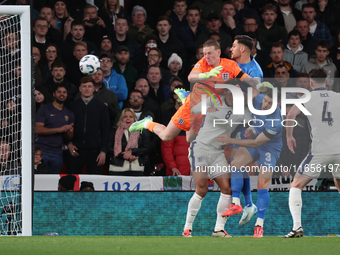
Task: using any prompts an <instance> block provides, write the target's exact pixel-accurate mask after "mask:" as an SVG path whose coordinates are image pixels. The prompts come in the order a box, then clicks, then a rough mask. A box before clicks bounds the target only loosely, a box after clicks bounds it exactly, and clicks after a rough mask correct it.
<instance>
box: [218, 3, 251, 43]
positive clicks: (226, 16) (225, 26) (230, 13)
mask: <svg viewBox="0 0 340 255" xmlns="http://www.w3.org/2000/svg"><path fill="white" fill-rule="evenodd" d="M221 14H222V26H221V31H223V32H224V33H226V34H228V35H230V36H231V37H232V39H233V38H234V37H235V35H239V34H242V25H241V24H243V22H244V21H243V19H242V22H241V24H239V22H238V21H235V19H236V10H235V4H234V3H232V2H231V1H226V2H224V3H223V6H222V11H221ZM256 23H257V21H256Z"/></svg>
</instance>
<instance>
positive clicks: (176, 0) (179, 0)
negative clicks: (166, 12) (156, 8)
mask: <svg viewBox="0 0 340 255" xmlns="http://www.w3.org/2000/svg"><path fill="white" fill-rule="evenodd" d="M180 2H184V3H185V4H187V0H175V1H174V3H180Z"/></svg>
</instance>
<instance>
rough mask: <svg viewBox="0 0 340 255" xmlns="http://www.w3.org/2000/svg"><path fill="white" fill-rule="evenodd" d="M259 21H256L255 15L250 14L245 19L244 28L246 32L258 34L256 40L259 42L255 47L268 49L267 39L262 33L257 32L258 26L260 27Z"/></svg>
mask: <svg viewBox="0 0 340 255" xmlns="http://www.w3.org/2000/svg"><path fill="white" fill-rule="evenodd" d="M258 26H259V25H258V23H257V21H256V18H255V17H254V16H248V17H247V18H246V19H245V20H244V24H243V30H244V32H245V33H249V32H253V33H255V34H256V38H257V39H256V40H257V43H256V44H255V47H256V48H257V49H258V50H267V49H266V47H265V46H266V42H265V41H266V40H265V39H264V37H263V36H262V35H259V34H258V33H257V28H258Z"/></svg>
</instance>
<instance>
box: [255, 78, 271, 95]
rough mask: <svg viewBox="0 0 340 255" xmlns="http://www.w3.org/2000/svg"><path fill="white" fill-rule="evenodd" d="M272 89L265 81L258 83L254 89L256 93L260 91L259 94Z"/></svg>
mask: <svg viewBox="0 0 340 255" xmlns="http://www.w3.org/2000/svg"><path fill="white" fill-rule="evenodd" d="M272 88H274V86H273V85H271V84H270V83H269V82H267V81H264V82H262V83H259V84H257V85H256V89H257V90H258V91H260V92H261V93H264V92H266V91H267V90H268V89H272Z"/></svg>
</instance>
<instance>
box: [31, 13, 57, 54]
mask: <svg viewBox="0 0 340 255" xmlns="http://www.w3.org/2000/svg"><path fill="white" fill-rule="evenodd" d="M48 27H49V24H48V22H47V20H46V19H44V18H41V17H38V18H36V19H35V20H34V22H33V28H32V30H33V31H34V35H33V42H32V46H35V47H37V48H38V49H39V50H40V52H45V50H46V45H48V44H50V43H52V41H50V40H49V39H47V38H46V34H47V32H48Z"/></svg>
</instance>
